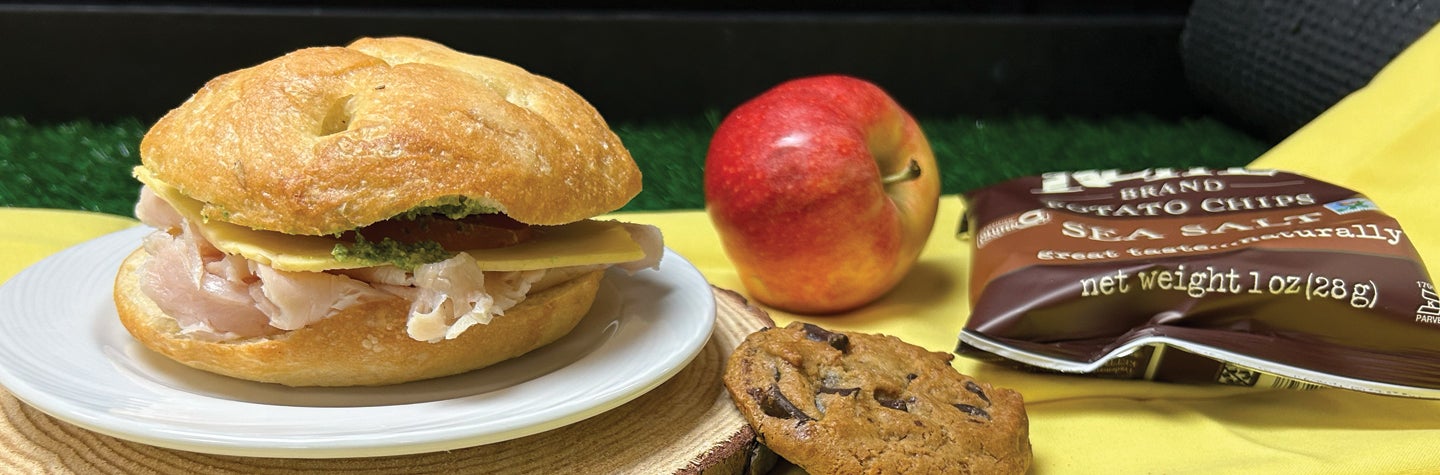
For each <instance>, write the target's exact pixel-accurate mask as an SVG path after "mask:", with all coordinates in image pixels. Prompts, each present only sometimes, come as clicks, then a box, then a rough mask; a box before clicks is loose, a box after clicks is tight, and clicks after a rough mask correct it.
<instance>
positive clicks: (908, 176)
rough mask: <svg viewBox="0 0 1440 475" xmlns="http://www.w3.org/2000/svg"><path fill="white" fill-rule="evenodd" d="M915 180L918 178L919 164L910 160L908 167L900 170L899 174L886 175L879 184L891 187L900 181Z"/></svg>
mask: <svg viewBox="0 0 1440 475" xmlns="http://www.w3.org/2000/svg"><path fill="white" fill-rule="evenodd" d="M916 178H920V162H917V161H915V160H913V159H912V160H910V165H909V166H907V167H905V169H904V170H900V172H899V173H895V174H893V175H886V176H885V177H883V178H881V179H880V183H881V184H883V185H892V184H895V183H899V182H902V181H910V180H914V179H916Z"/></svg>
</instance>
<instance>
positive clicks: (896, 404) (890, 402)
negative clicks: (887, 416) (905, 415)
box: [875, 391, 915, 412]
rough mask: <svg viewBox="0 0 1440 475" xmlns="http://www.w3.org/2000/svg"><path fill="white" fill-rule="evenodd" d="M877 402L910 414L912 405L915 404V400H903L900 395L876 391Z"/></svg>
mask: <svg viewBox="0 0 1440 475" xmlns="http://www.w3.org/2000/svg"><path fill="white" fill-rule="evenodd" d="M875 402H876V403H879V404H880V405H881V406H885V407H888V408H891V409H895V410H900V411H905V412H910V405H911V404H914V403H915V398H914V397H908V398H905V399H901V398H900V395H899V394H892V393H889V392H885V391H875Z"/></svg>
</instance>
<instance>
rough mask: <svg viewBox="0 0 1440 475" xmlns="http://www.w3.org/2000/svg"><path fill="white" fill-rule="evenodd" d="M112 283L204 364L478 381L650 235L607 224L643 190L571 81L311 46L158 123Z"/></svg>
mask: <svg viewBox="0 0 1440 475" xmlns="http://www.w3.org/2000/svg"><path fill="white" fill-rule="evenodd" d="M140 154H141V165H140V166H138V167H136V168H135V170H134V175H135V177H136V178H137V179H138V180H139V181H140V182H141V183H143V186H142V187H141V191H140V198H139V201H138V203H137V204H136V216H137V217H138V218H140V220H141V221H142V222H144V223H145V224H148V225H150V226H152V227H154V228H155V231H154V232H153V233H151V234H150V235H148V236H147V237H146V238H145V239H144V241H143V244H142V245H141V246H140V247H139V248H138V249H136V250H135V251H134V252H133V253H132V254H130V255H129V257H128V258H126V259H125V261H124V263H123V264H122V267H121V269H120V272H119V274H118V275H117V277H116V282H115V290H114V296H115V303H116V309H117V311H118V313H119V318H120V321H121V323H122V324H123V325H124V326H125V328H126V329H127V330H128V331H129V332H130V334H131V335H133V336H134V338H135V339H136V340H138V341H139V342H140V343H141V344H143V345H144V346H145V347H147V348H149V349H151V350H154V351H155V352H158V353H160V354H162V355H164V356H166V357H168V358H170V359H173V360H175V361H178V362H180V363H183V364H185V365H188V366H190V367H193V368H198V369H201V370H205V371H210V372H214V373H219V374H223V375H227V376H231V377H236V378H241V379H246V380H251V381H260V382H267V383H278V384H283V385H288V386H361V385H384V384H396V383H404V382H409V381H416V380H422V379H428V378H436V377H441V376H447V375H453V374H458V373H463V372H467V371H472V370H475V369H478V368H483V367H486V366H489V365H492V364H495V363H497V362H500V361H504V360H507V359H511V358H514V357H517V356H519V355H522V354H525V353H527V352H529V351H532V350H534V349H536V348H540V347H542V346H544V345H547V344H549V343H551V342H554V341H555V340H556V339H558V338H560V337H562V336H564V335H566V334H567V333H569V332H570V331H571V330H572V329H573V328H574V327H575V325H576V324H577V323H578V322H579V321H580V319H581V318H582V317H584V316H585V315H586V313H587V312H588V311H589V308H590V306H591V304H592V302H593V301H594V300H595V298H596V295H597V293H598V292H599V288H600V280H601V278H602V277H603V276H604V274H605V273H606V269H608V268H610V267H620V268H623V269H625V270H626V271H629V272H638V271H642V270H644V269H647V268H655V267H658V265H659V260H660V256H661V255H662V253H663V244H662V241H661V236H660V233H659V231H658V230H657V229H656V228H654V227H653V226H646V225H640V224H631V223H622V222H616V221H609V220H600V219H592V218H595V217H596V216H598V215H601V214H605V213H608V212H610V211H614V210H616V209H618V208H620V207H621V206H623V205H624V204H625V203H627V202H628V201H629V200H630V199H631V198H633V197H634V196H635V195H636V194H637V193H639V191H640V187H641V177H640V172H639V170H638V168H637V167H636V166H635V163H634V160H633V159H632V158H631V156H630V154H629V152H628V151H626V149H625V147H624V146H623V145H622V144H621V142H620V140H619V138H618V137H617V136H616V135H615V134H614V132H612V131H611V130H610V129H609V127H608V125H607V124H606V123H605V121H604V119H603V118H602V117H601V116H600V114H599V113H598V112H597V111H596V110H595V109H594V107H592V106H591V105H590V104H589V103H588V102H586V101H585V100H584V99H583V98H582V97H580V96H579V95H578V94H577V93H575V92H574V91H573V90H571V89H569V88H568V87H566V86H564V85H562V84H560V83H558V82H555V81H553V80H550V79H547V78H545V77H542V76H538V75H535V74H532V73H529V72H527V71H525V70H524V69H522V68H520V67H518V66H515V65H512V64H509V63H505V62H503V61H499V60H496V59H491V58H486V57H481V56H475V55H470V54H465V53H461V52H457V51H454V50H452V49H450V48H448V47H445V46H443V45H440V44H437V43H434V42H430V41H426V40H421V39H416V38H365V39H360V40H358V41H355V42H354V43H352V44H350V45H348V46H346V47H315V48H306V49H301V50H298V51H294V52H291V53H289V54H286V55H284V56H281V57H279V58H276V59H273V60H270V61H267V62H265V63H262V64H259V65H256V66H253V67H250V68H246V69H241V70H238V71H235V72H231V73H227V74H224V75H221V76H219V77H217V78H215V79H213V80H210V81H209V82H207V83H206V84H205V85H204V87H203V88H201V89H200V90H199V91H198V92H196V93H195V94H194V95H192V96H191V97H190V98H189V99H187V100H186V101H185V102H184V103H183V104H181V105H180V106H179V107H177V108H175V109H173V110H171V111H170V112H168V113H167V114H165V116H164V117H162V118H161V119H160V120H159V121H157V122H156V123H155V125H154V126H153V127H152V128H151V129H150V130H149V131H148V132H146V134H145V136H144V138H143V139H142V141H141V144H140Z"/></svg>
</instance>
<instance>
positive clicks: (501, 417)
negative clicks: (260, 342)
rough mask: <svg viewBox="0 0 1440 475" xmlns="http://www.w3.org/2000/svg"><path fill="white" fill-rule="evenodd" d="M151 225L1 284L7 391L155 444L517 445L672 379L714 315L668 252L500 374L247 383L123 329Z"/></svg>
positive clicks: (301, 453) (287, 450)
mask: <svg viewBox="0 0 1440 475" xmlns="http://www.w3.org/2000/svg"><path fill="white" fill-rule="evenodd" d="M148 232H150V228H148V227H137V228H132V229H127V230H124V231H119V232H116V233H113V234H109V235H106V236H102V237H100V238H97V239H95V240H92V241H88V242H86V243H83V244H80V245H78V246H75V247H72V248H70V249H67V250H65V251H62V252H60V253H58V254H55V255H53V256H51V257H49V258H46V259H45V260H43V261H41V262H39V263H37V264H35V265H34V266H31V267H30V268H28V269H26V270H24V271H22V272H20V273H19V274H17V275H16V276H15V277H14V278H12V279H11V280H10V281H9V282H7V283H6V284H5V285H4V287H0V385H3V386H4V387H5V388H6V389H9V390H10V392H11V393H13V394H14V395H15V396H16V397H18V398H20V399H21V400H23V401H25V402H27V403H29V404H30V405H32V406H35V407H36V408H39V409H40V410H42V411H44V412H46V413H48V414H50V415H52V416H54V417H56V418H59V419H61V420H65V421H68V422H70V423H73V424H75V425H78V426H81V427H84V428H87V429H90V430H94V431H96V432H100V433H104V434H109V435H112V436H115V437H119V438H122V439H128V440H133V441H137V442H141V443H146V444H150V445H156V446H161V447H169V448H175V449H182V450H189V451H195V452H204V453H213V454H226V455H246V456H262V457H307V458H321V457H357V456H383V455H398V454H407V453H420V452H431V451H439V450H450V449H456V448H462V447H471V446H475V445H481V444H486V443H492V442H498V441H502V440H507V439H512V438H516V437H521V436H525V435H529V434H534V433H537V432H541V431H545V430H549V429H553V428H556V427H560V426H563V425H566V424H570V423H573V422H576V421H579V420H582V419H585V418H587V417H590V416H593V415H596V414H599V413H601V412H604V411H606V410H608V409H612V408H614V407H616V406H619V405H620V404H622V403H624V402H626V401H629V400H631V399H634V398H636V397H638V396H640V395H641V394H644V393H645V392H646V391H649V390H650V389H653V388H654V387H656V386H658V385H660V383H662V382H664V381H665V380H666V379H669V378H670V377H671V376H673V375H674V374H675V373H677V372H679V371H680V369H681V368H683V367H684V366H685V365H686V364H688V363H689V362H690V360H691V359H693V358H694V357H695V355H697V354H698V353H699V352H700V349H701V348H702V347H703V346H704V345H705V342H706V341H707V340H708V339H709V337H710V332H711V328H712V327H713V325H714V320H715V301H714V298H713V295H712V294H711V291H710V287H709V285H708V284H707V283H706V282H705V279H704V277H702V276H701V275H700V272H699V271H698V270H696V269H695V267H694V266H692V265H691V264H690V263H689V262H687V261H685V259H684V258H682V257H680V256H679V255H677V254H675V253H674V252H673V251H670V250H669V249H667V250H666V252H665V256H664V259H663V260H662V263H661V266H660V269H659V270H658V271H642V272H639V273H636V274H635V275H627V274H626V273H625V272H623V271H617V270H613V269H612V270H611V271H609V273H608V275H607V276H606V278H605V279H604V280H603V281H601V288H600V295H599V296H598V297H597V299H596V301H595V304H594V306H593V308H592V310H591V311H590V314H589V315H587V316H586V317H585V318H584V319H583V320H582V321H581V322H580V324H579V326H578V327H577V328H576V329H575V330H574V331H573V332H571V333H570V334H569V335H568V336H566V337H564V338H562V339H561V340H559V341H557V342H555V343H553V344H551V345H548V346H546V347H543V348H541V349H538V350H536V351H533V352H531V353H529V354H527V355H525V356H522V357H520V358H517V359H514V360H510V361H507V362H504V363H501V364H499V365H495V366H491V367H489V368H485V369H481V370H478V371H473V372H470V373H466V374H462V375H457V376H451V377H447V378H440V379H435V380H430V381H421V382H415V383H407V384H401V385H394V386H385V387H375V388H332V389H320V388H313V389H312V388H305V389H297V388H289V387H285V386H279V385H272V384H264V383H253V382H248V381H241V380H236V379H231V378H227V377H223V376H218V375H214V374H210V373H206V372H202V371H198V370H193V369H190V368H189V367H186V366H183V365H180V364H178V363H175V362H172V361H170V360H169V359H166V358H164V357H162V356H159V355H157V354H155V353H152V352H150V351H149V350H147V349H146V348H144V347H143V346H141V345H140V344H139V343H137V342H136V341H134V340H133V339H132V338H131V337H130V335H129V334H128V333H126V331H125V329H124V327H122V326H121V325H120V322H119V320H118V317H117V316H116V313H115V305H114V303H113V301H112V300H111V290H112V286H113V281H114V278H115V273H116V269H117V268H118V267H119V265H120V262H121V260H123V259H124V257H125V256H126V255H127V254H129V253H130V252H131V251H132V250H134V249H135V248H137V247H139V246H140V241H141V238H142V237H143V236H144V235H145V234H146V233H148Z"/></svg>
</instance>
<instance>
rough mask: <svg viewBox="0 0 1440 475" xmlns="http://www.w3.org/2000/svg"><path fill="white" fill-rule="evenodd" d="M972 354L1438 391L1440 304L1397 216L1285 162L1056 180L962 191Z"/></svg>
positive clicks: (1405, 392)
mask: <svg viewBox="0 0 1440 475" xmlns="http://www.w3.org/2000/svg"><path fill="white" fill-rule="evenodd" d="M965 199H966V203H967V210H966V215H967V216H966V220H965V221H964V223H965V224H964V226H963V227H962V230H961V236H962V239H967V240H968V241H969V243H970V246H971V249H972V252H973V254H972V258H971V263H972V268H971V273H970V276H971V280H970V295H971V309H972V311H971V315H970V319H969V321H968V322H967V323H966V325H965V328H964V330H963V331H962V332H961V334H960V343H959V345H958V347H957V348H956V352H957V353H959V354H962V355H966V356H970V357H974V358H979V359H984V360H990V361H997V362H1005V363H1012V364H1014V363H1018V364H1019V365H1021V366H1024V367H1028V368H1032V369H1038V370H1044V371H1058V372H1065V373H1082V374H1089V375H1096V376H1106V377H1116V378H1130V379H1150V380H1158V381H1179V382H1197V381H1204V382H1214V383H1221V384H1231V385H1241V386H1258V387H1292V388H1294V387H1317V386H1328V387H1339V388H1346V389H1353V390H1359V391H1365V392H1371V393H1379V394H1387V395H1397V396H1409V397H1424V398H1440V297H1437V294H1436V290H1435V286H1434V285H1433V283H1432V281H1431V279H1430V277H1429V276H1428V275H1427V274H1426V271H1425V267H1424V265H1423V264H1422V262H1421V260H1420V257H1419V255H1418V254H1417V253H1416V251H1415V248H1414V246H1413V245H1412V244H1411V243H1410V240H1409V239H1408V237H1407V236H1406V234H1405V232H1404V231H1403V230H1402V229H1401V228H1400V225H1399V224H1398V223H1397V222H1396V221H1395V219H1394V218H1391V217H1390V216H1388V215H1386V214H1385V213H1383V212H1381V211H1380V209H1379V208H1378V207H1377V206H1376V205H1375V203H1373V202H1371V201H1370V200H1369V199H1367V198H1365V197H1364V196H1363V195H1360V194H1358V193H1356V192H1355V191H1352V190H1348V189H1345V188H1342V187H1339V186H1335V185H1331V184H1328V183H1324V182H1321V181H1317V180H1314V179H1310V178H1307V177H1304V176H1300V175H1296V174H1292V173H1286V172H1281V171H1275V170H1250V169H1240V168H1231V169H1224V170H1213V169H1206V168H1192V169H1152V170H1144V171H1139V172H1133V173H1122V172H1118V171H1113V170H1109V171H1077V172H1055V173H1046V174H1043V175H1040V176H1030V177H1024V178H1018V179H1014V180H1011V181H1007V182H1004V183H1000V184H997V185H994V186H990V187H986V188H983V189H980V190H976V191H973V192H970V193H967V194H966V195H965Z"/></svg>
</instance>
